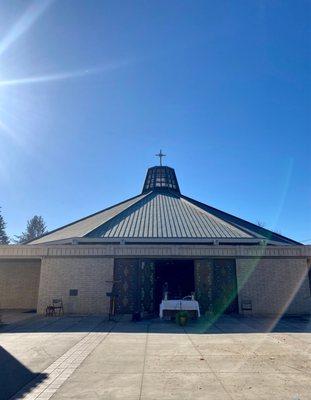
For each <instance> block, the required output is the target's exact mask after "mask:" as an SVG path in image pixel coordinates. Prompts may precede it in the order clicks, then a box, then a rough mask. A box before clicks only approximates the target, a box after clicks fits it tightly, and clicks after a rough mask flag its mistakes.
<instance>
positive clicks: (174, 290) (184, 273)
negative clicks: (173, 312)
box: [154, 260, 195, 310]
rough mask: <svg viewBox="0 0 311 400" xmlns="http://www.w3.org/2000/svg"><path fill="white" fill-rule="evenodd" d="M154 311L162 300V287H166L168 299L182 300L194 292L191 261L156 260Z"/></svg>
mask: <svg viewBox="0 0 311 400" xmlns="http://www.w3.org/2000/svg"><path fill="white" fill-rule="evenodd" d="M154 279H155V291H154V295H155V301H154V306H155V310H158V309H159V305H160V303H161V301H162V299H163V290H164V287H165V286H166V287H167V290H168V296H169V299H182V298H183V297H185V296H190V295H191V292H194V291H195V284H194V262H193V260H157V261H155V274H154Z"/></svg>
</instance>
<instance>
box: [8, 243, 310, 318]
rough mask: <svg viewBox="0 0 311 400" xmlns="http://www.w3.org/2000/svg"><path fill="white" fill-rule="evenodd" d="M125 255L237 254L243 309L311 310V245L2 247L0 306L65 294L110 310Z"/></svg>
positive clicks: (74, 304) (76, 302)
mask: <svg viewBox="0 0 311 400" xmlns="http://www.w3.org/2000/svg"><path fill="white" fill-rule="evenodd" d="M123 257H124V258H131V257H135V258H140V259H147V258H149V257H150V258H152V259H158V258H175V259H176V258H178V257H181V258H192V259H207V258H208V259H210V258H214V257H218V258H226V257H228V258H235V259H236V264H237V284H238V290H239V307H240V311H241V302H242V300H243V299H245V300H251V301H252V306H253V313H255V314H279V313H281V312H285V311H286V312H287V313H290V314H292V313H297V314H304V313H310V312H311V297H310V287H309V279H308V269H309V268H310V260H311V246H275V247H273V246H267V247H265V246H250V247H248V246H196V245H148V246H146V245H140V246H139V245H131V246H128V245H105V246H86V245H83V246H81V245H77V246H75V245H73V246H59V245H55V246H49V247H47V246H0V308H27V309H31V308H36V306H37V299H38V298H39V300H38V312H39V313H44V312H45V308H46V306H47V305H48V304H50V303H51V301H52V299H53V298H59V297H61V298H62V299H63V303H64V308H65V313H77V314H91V313H95V314H96V313H98V314H106V313H107V312H108V307H109V299H108V298H107V296H106V292H108V291H110V290H111V284H110V283H107V282H106V281H111V280H112V279H113V273H114V259H115V258H123ZM34 258H37V259H34ZM40 265H41V268H40ZM39 281H40V284H39ZM70 289H76V290H78V295H77V296H70V295H69V291H70ZM38 293H39V295H38Z"/></svg>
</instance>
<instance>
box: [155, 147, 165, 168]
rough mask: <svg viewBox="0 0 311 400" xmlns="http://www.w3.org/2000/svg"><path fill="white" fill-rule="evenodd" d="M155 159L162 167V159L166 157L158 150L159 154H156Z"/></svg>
mask: <svg viewBox="0 0 311 400" xmlns="http://www.w3.org/2000/svg"><path fill="white" fill-rule="evenodd" d="M156 156H157V157H159V159H160V166H161V167H162V158H163V157H165V156H166V154H163V153H162V150H160V153H159V154H156Z"/></svg>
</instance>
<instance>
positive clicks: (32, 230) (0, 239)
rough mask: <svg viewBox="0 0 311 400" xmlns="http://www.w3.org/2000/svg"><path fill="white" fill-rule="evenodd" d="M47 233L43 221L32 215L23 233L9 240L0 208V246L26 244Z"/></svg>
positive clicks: (39, 217)
mask: <svg viewBox="0 0 311 400" xmlns="http://www.w3.org/2000/svg"><path fill="white" fill-rule="evenodd" d="M47 232H48V231H47V228H46V225H45V222H44V219H43V218H42V217H41V216H40V215H34V216H33V217H32V218H30V219H29V220H28V221H27V226H26V229H25V231H24V232H22V233H21V234H20V235H14V237H13V238H10V237H9V236H8V235H7V233H6V222H5V220H4V217H3V215H2V213H1V207H0V245H1V244H22V243H26V242H29V241H30V240H33V239H36V238H37V237H39V236H41V235H43V234H45V233H47Z"/></svg>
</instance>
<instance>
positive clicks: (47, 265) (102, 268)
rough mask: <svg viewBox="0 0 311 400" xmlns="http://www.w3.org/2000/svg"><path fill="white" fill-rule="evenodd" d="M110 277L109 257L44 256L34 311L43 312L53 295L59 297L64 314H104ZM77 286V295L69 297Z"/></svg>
mask: <svg viewBox="0 0 311 400" xmlns="http://www.w3.org/2000/svg"><path fill="white" fill-rule="evenodd" d="M112 279H113V258H104V257H102V258H99V257H98V258H95V257H92V258H86V257H81V258H78V257H55V258H54V257H49V258H48V257H45V258H43V260H42V266H41V277H40V288H39V301H38V313H40V314H43V313H44V312H45V308H46V306H47V305H48V304H51V301H52V299H53V298H62V300H63V304H64V310H65V313H76V314H106V313H108V307H109V299H108V297H107V296H106V292H109V291H110V290H111V284H110V283H107V282H106V281H111V280H112ZM70 289H77V290H78V295H77V296H69V291H70Z"/></svg>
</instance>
